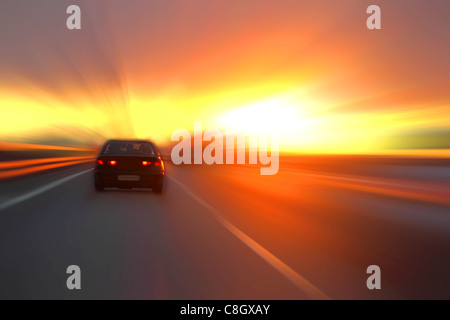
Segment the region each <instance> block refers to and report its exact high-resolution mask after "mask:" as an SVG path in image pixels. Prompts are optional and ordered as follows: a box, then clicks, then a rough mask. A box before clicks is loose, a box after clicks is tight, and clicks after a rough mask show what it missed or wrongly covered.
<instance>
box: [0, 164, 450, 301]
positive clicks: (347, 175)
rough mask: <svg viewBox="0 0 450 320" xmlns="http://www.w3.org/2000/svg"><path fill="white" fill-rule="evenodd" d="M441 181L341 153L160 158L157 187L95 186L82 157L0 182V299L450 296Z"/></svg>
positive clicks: (441, 175) (448, 221) (432, 172)
mask: <svg viewBox="0 0 450 320" xmlns="http://www.w3.org/2000/svg"><path fill="white" fill-rule="evenodd" d="M339 161H340V162H339ZM355 161H356V160H355ZM330 163H332V165H330ZM339 163H340V164H339ZM342 163H346V165H342ZM449 181H450V171H449V167H448V166H445V165H442V164H438V165H423V164H419V165H411V164H408V165H404V164H398V163H395V164H391V163H389V164H386V163H372V162H370V163H360V162H358V161H356V162H354V163H349V162H348V161H345V159H344V160H343V159H338V160H337V161H333V162H324V163H321V162H320V161H314V162H313V163H310V162H308V163H306V162H305V163H303V164H302V165H300V164H298V163H297V162H295V161H294V162H289V161H287V162H285V163H283V162H281V163H280V171H279V173H278V174H277V175H276V176H260V175H259V168H257V167H245V166H212V167H208V166H173V165H168V175H167V179H166V182H167V183H166V185H165V189H164V192H163V194H161V195H158V194H153V193H152V192H150V191H149V190H108V191H106V192H103V193H96V192H95V191H94V189H93V183H92V166H91V165H89V164H85V165H77V166H73V167H70V168H66V169H61V170H56V171H51V172H47V173H42V174H37V175H31V176H28V177H23V178H20V179H15V180H11V181H3V182H2V184H1V185H0V201H1V204H0V239H1V241H0V256H1V260H0V298H3V299H5V298H7V299H12V298H22V299H23V298H25V299H325V298H330V299H422V298H424V299H437V298H447V299H449V298H450V288H449V286H450V276H449V274H448V273H449V272H448V270H450V254H449V252H450V232H449V231H450V210H449V209H450V204H449V203H448V199H449V198H450V197H448V195H449V191H448V182H449ZM69 265H78V266H79V267H80V268H81V286H82V288H81V290H68V289H67V287H66V279H67V277H68V274H66V268H67V267H68V266H69ZM369 265H378V266H379V267H380V268H381V285H382V287H381V290H369V289H368V288H367V287H366V280H367V277H368V276H369V275H368V274H366V269H367V267H368V266H369Z"/></svg>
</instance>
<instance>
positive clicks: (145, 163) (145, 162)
mask: <svg viewBox="0 0 450 320" xmlns="http://www.w3.org/2000/svg"><path fill="white" fill-rule="evenodd" d="M150 164H151V162H149V161H142V165H143V166H148V165H150Z"/></svg>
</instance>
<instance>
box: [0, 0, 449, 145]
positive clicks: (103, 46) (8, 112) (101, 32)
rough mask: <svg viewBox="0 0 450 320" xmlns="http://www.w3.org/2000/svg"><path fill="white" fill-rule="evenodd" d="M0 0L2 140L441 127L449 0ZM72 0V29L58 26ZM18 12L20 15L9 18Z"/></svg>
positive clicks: (307, 138)
mask: <svg viewBox="0 0 450 320" xmlns="http://www.w3.org/2000/svg"><path fill="white" fill-rule="evenodd" d="M377 2H378V5H380V7H381V8H382V30H379V31H369V30H368V29H367V28H366V25H365V20H366V18H367V14H366V13H365V11H366V8H367V6H368V5H370V4H373V3H372V1H360V0H346V1H344V0H342V1H331V0H327V1H324V0H317V1H300V0H295V1H294V0H292V1H287V0H282V1H266V0H258V1H247V0H246V1H236V0H227V1H224V0H215V1H183V0H177V1H171V0H168V1H137V0H133V1H126V2H125V1H119V0H108V1H106V0H104V1H95V2H94V1H42V2H39V4H36V3H31V4H29V5H27V6H25V5H22V4H19V3H18V2H17V1H13V0H6V1H4V2H2V10H1V12H0V43H1V44H2V46H1V50H0V73H1V74H2V77H1V79H0V134H1V135H2V136H3V137H4V139H5V140H23V141H39V142H43V141H44V142H45V141H46V140H52V141H54V140H57V141H79V142H96V141H101V140H102V139H104V138H110V137H132V136H133V137H134V136H137V137H139V138H151V139H154V140H156V141H157V142H160V143H162V142H165V141H167V140H168V139H170V135H171V133H172V132H173V130H175V129H177V128H187V129H193V122H194V120H201V121H203V125H204V129H208V128H220V129H225V128H228V129H233V130H237V131H240V132H242V133H244V134H252V133H258V132H261V131H264V130H265V129H267V130H268V131H273V132H275V133H277V134H280V147H281V149H282V150H283V151H293V152H321V153H323V152H326V153H378V152H385V149H386V148H387V147H388V146H389V141H390V139H391V137H393V136H395V135H397V134H402V133H404V132H414V131H415V130H428V129H436V128H438V129H442V128H443V129H446V128H447V129H448V128H449V127H450V126H449V124H450V108H449V100H450V94H449V93H448V88H449V74H450V62H449V61H448V57H449V56H450V41H449V40H450V39H449V38H450V33H449V32H448V30H450V21H449V19H448V18H447V17H448V14H447V13H448V12H450V4H446V3H444V2H443V1H437V0H434V1H433V0H431V1H427V2H426V3H425V2H423V1H406V0H402V1H395V3H393V2H392V1H382V0H380V1H377ZM70 4H78V5H79V6H80V7H81V10H82V30H79V31H69V30H67V29H66V27H65V19H66V18H67V14H66V13H65V9H66V8H67V6H68V5H70ZM19 17H20V19H19Z"/></svg>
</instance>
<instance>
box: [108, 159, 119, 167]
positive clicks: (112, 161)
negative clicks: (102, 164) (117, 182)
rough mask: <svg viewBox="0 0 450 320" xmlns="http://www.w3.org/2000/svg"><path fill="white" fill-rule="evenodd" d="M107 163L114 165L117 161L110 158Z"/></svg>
mask: <svg viewBox="0 0 450 320" xmlns="http://www.w3.org/2000/svg"><path fill="white" fill-rule="evenodd" d="M109 164H110V165H112V166H115V165H116V164H117V161H116V160H111V161H109Z"/></svg>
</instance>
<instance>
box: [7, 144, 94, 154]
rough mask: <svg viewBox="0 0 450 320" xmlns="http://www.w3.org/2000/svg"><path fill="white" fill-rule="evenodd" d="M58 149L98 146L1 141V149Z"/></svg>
mask: <svg viewBox="0 0 450 320" xmlns="http://www.w3.org/2000/svg"><path fill="white" fill-rule="evenodd" d="M18 150H20V151H27V150H56V151H91V152H92V151H96V150H97V148H92V147H91V148H80V147H67V146H51V145H44V144H31V143H16V142H0V151H3V152H4V151H18Z"/></svg>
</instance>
